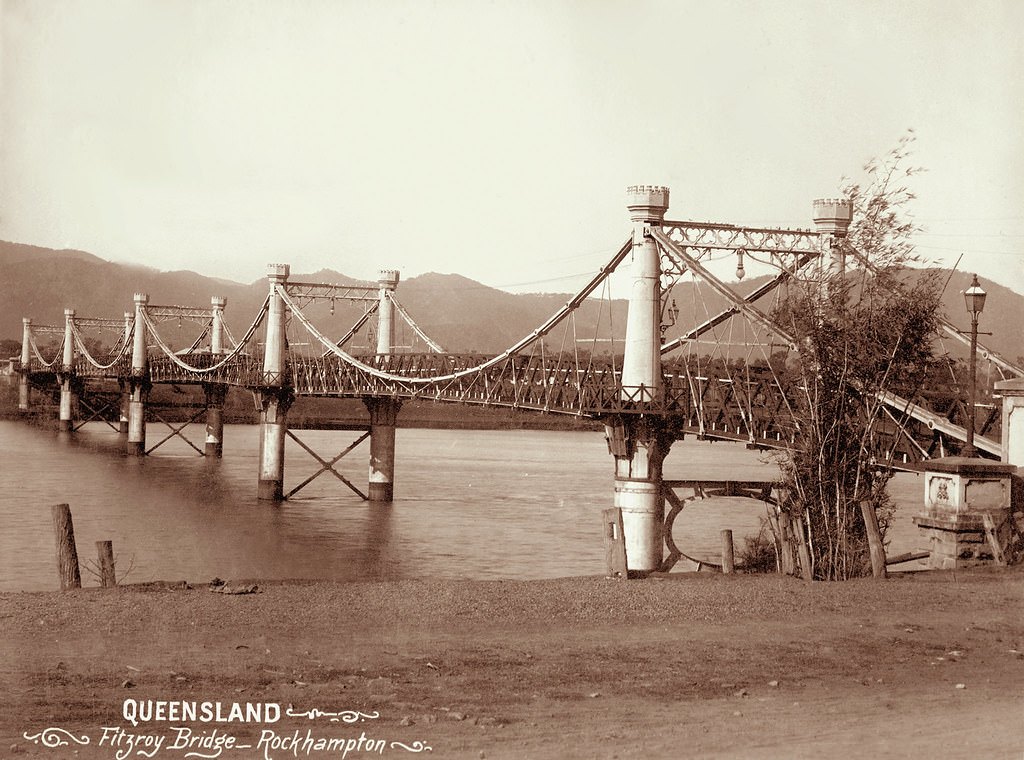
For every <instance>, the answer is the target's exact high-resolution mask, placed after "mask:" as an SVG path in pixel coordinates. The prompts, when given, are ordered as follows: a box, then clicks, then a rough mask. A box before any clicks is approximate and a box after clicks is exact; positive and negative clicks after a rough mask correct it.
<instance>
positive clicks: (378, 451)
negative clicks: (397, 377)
mask: <svg viewBox="0 0 1024 760" xmlns="http://www.w3.org/2000/svg"><path fill="white" fill-rule="evenodd" d="M363 403H365V404H366V408H367V409H368V410H369V412H370V482H369V488H368V489H367V492H366V495H367V497H368V498H369V500H370V501H380V502H389V501H394V497H395V422H396V419H397V417H398V410H399V409H401V408H402V402H401V401H400V400H399V399H395V398H373V397H367V398H364V399H363Z"/></svg>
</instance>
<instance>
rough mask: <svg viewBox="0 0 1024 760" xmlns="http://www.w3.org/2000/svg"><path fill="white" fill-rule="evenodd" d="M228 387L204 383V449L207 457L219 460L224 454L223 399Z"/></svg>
mask: <svg viewBox="0 0 1024 760" xmlns="http://www.w3.org/2000/svg"><path fill="white" fill-rule="evenodd" d="M227 391H228V387H227V386H226V385H223V384H221V383H206V384H205V385H203V392H204V393H205V394H206V448H205V452H204V453H205V454H206V456H208V457H214V458H219V457H221V456H222V455H223V454H224V399H225V397H226V396H227Z"/></svg>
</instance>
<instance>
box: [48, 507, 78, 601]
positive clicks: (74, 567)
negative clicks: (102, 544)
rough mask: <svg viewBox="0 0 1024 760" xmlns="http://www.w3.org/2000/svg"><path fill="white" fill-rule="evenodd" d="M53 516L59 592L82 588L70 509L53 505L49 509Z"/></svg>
mask: <svg viewBox="0 0 1024 760" xmlns="http://www.w3.org/2000/svg"><path fill="white" fill-rule="evenodd" d="M50 512H51V514H52V515H53V532H54V535H55V537H56V539H57V573H58V574H59V575H60V590H61V591H67V590H68V589H69V588H81V587H82V575H81V573H80V572H79V569H78V550H77V549H76V548H75V527H74V525H73V524H72V523H71V507H69V506H68V505H67V504H54V505H53V506H52V507H50Z"/></svg>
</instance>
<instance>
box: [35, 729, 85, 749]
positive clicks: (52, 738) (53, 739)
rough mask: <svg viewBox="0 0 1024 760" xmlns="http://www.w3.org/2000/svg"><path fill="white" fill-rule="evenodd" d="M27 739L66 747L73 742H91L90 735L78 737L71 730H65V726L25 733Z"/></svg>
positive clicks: (37, 742) (45, 744)
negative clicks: (35, 732) (36, 732)
mask: <svg viewBox="0 0 1024 760" xmlns="http://www.w3.org/2000/svg"><path fill="white" fill-rule="evenodd" d="M22 736H24V737H25V738H26V739H28V740H29V741H30V742H34V743H36V744H40V743H41V744H42V745H43V746H44V747H66V746H68V745H69V744H71V742H74V743H75V744H81V745H86V744H88V743H89V737H88V736H82V737H78V736H75V735H74V734H73V733H71V732H70V731H65V730H64V729H63V728H56V727H50V728H47V729H44V730H43V731H40V732H39V733H38V734H29V733H23V734H22Z"/></svg>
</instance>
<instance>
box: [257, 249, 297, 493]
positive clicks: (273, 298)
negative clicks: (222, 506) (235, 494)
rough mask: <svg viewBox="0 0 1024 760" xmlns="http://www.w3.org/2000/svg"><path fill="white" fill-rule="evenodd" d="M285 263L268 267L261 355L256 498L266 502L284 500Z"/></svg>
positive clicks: (287, 401)
mask: <svg viewBox="0 0 1024 760" xmlns="http://www.w3.org/2000/svg"><path fill="white" fill-rule="evenodd" d="M289 272H290V267H289V266H288V265H287V264H271V265H270V266H269V267H268V269H267V278H268V279H269V280H270V305H269V307H268V310H267V342H266V346H265V349H264V354H263V386H264V387H263V391H262V395H263V399H262V411H261V412H260V473H259V483H258V486H257V491H256V496H257V498H259V499H263V500H265V501H281V500H282V499H283V498H284V442H285V436H286V435H287V433H288V408H289V407H290V406H291V402H292V391H291V388H289V387H288V383H287V380H288V378H287V376H286V367H287V361H286V353H287V351H288V347H287V341H286V340H285V305H284V299H283V298H282V297H281V294H280V292H279V291H278V288H279V287H284V285H285V283H286V282H287V281H288V274H289Z"/></svg>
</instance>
